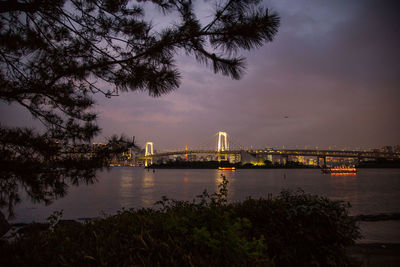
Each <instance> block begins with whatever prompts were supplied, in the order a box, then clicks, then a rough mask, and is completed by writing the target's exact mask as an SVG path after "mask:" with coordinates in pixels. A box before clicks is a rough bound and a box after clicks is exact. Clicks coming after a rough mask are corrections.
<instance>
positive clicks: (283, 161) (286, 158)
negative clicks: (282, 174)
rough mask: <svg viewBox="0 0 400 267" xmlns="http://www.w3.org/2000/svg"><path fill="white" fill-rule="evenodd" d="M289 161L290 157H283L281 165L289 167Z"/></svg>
mask: <svg viewBox="0 0 400 267" xmlns="http://www.w3.org/2000/svg"><path fill="white" fill-rule="evenodd" d="M288 161H289V156H281V164H283V165H287V164H288Z"/></svg>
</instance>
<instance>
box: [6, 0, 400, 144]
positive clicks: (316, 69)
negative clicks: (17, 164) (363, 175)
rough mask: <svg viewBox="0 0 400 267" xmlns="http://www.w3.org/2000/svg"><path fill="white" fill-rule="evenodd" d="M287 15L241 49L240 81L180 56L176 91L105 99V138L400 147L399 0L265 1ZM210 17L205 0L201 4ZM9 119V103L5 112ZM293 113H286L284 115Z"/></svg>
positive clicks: (102, 104)
mask: <svg viewBox="0 0 400 267" xmlns="http://www.w3.org/2000/svg"><path fill="white" fill-rule="evenodd" d="M264 4H265V6H267V7H268V8H270V9H271V10H273V11H276V12H277V13H278V14H279V15H280V17H281V27H280V28H279V32H278V34H277V36H276V38H275V40H274V41H273V42H272V43H268V44H266V45H264V46H263V47H262V48H260V49H258V50H253V51H251V52H243V55H244V56H246V57H247V71H246V72H247V73H246V75H245V76H244V77H243V78H242V79H241V80H239V81H235V80H231V79H230V78H229V77H224V76H221V75H218V74H214V73H213V71H212V70H210V69H207V68H206V67H205V66H203V65H201V64H199V63H196V62H195V60H194V59H192V58H190V57H186V56H184V55H179V56H178V57H177V61H178V64H179V67H180V71H181V74H182V76H183V78H182V83H181V86H180V88H179V89H178V90H176V91H174V92H172V93H170V94H168V95H165V96H162V97H160V98H151V97H149V96H147V95H146V94H145V93H138V92H134V93H124V94H122V95H121V96H119V97H114V98H112V99H111V100H110V99H105V98H98V99H97V102H98V106H97V110H98V112H99V113H100V119H99V124H100V126H101V127H102V128H103V132H102V134H101V135H100V136H99V137H97V138H96V139H97V140H98V141H101V140H103V139H104V138H105V137H107V136H110V135H112V134H114V133H115V134H121V133H124V134H126V135H128V136H136V141H137V142H138V144H139V145H141V146H144V143H145V142H146V141H153V142H154V144H155V149H157V150H165V149H179V148H183V147H185V145H188V146H189V147H204V146H215V144H216V137H215V136H214V135H215V133H216V132H218V131H226V132H227V133H228V135H229V136H231V137H232V140H233V142H235V143H236V144H241V145H243V146H248V147H250V146H253V147H260V148H261V147H282V146H285V147H291V148H295V147H298V148H304V147H305V146H307V147H315V146H318V147H321V148H328V147H329V146H330V147H331V148H344V147H347V148H348V147H351V148H369V147H380V146H383V145H395V144H400V119H399V115H400V17H399V16H398V11H399V10H400V4H397V1H346V0H343V1H328V0H325V1H321V0H302V1H300V0H292V1H285V0H265V1H264ZM197 7H199V8H201V11H202V12H201V14H202V15H203V16H205V15H206V14H207V10H211V9H207V8H205V7H204V6H203V2H201V3H199V4H197ZM1 112H2V117H3V118H2V119H4V117H5V116H7V114H6V112H15V111H10V108H9V107H8V109H7V110H6V109H4V107H3V108H1ZM286 116H287V118H285V117H286Z"/></svg>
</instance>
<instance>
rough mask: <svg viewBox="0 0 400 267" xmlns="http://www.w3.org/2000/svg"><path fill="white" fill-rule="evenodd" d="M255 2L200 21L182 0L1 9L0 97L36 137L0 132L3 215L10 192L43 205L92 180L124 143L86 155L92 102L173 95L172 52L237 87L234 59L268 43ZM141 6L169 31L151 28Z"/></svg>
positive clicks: (100, 0)
mask: <svg viewBox="0 0 400 267" xmlns="http://www.w3.org/2000/svg"><path fill="white" fill-rule="evenodd" d="M143 2H146V3H143ZM260 2H261V1H260V0H228V1H221V2H216V3H215V6H214V7H215V10H214V14H212V16H211V17H208V18H207V19H203V20H204V21H205V22H204V21H201V20H200V19H198V18H197V16H196V13H195V11H194V7H193V2H192V1H190V0H152V1H147V0H142V1H141V0H137V1H128V0H87V1H82V0H69V1H51V0H8V1H1V2H0V66H1V67H0V99H1V100H2V101H4V102H6V103H18V104H19V105H21V106H23V107H24V108H26V109H27V110H28V111H29V112H30V113H31V114H32V116H33V117H34V118H35V119H37V120H39V121H40V122H41V123H42V124H43V125H44V128H45V131H44V132H43V131H38V130H34V129H27V128H10V127H7V126H5V125H0V142H1V143H0V164H1V171H0V172H1V173H0V189H1V193H0V207H4V206H8V208H9V211H10V212H12V207H13V205H15V203H17V202H18V199H19V196H18V187H19V186H22V187H23V188H24V189H25V190H26V191H27V192H28V194H29V195H30V196H31V197H32V199H33V200H36V201H45V202H46V203H47V202H49V201H51V200H52V199H54V198H55V197H58V196H62V195H64V194H65V189H66V187H67V183H68V181H70V180H72V182H73V183H75V184H77V183H78V182H79V181H82V180H83V181H86V182H90V181H92V179H93V177H94V174H95V170H96V169H98V168H99V167H101V166H104V165H105V164H106V163H107V162H108V160H109V159H110V155H111V154H110V152H109V151H110V150H111V152H112V151H114V152H115V150H114V149H115V148H116V147H118V149H117V151H118V150H120V149H126V148H127V147H129V146H133V145H134V144H132V142H129V141H127V140H126V138H122V139H115V138H114V139H113V140H111V141H110V144H109V145H107V146H105V147H104V148H102V149H101V151H99V150H97V151H96V152H95V153H94V152H93V151H91V152H89V150H90V144H89V142H90V141H91V140H92V138H93V137H94V136H95V135H96V134H98V133H99V131H100V129H99V127H98V126H97V124H96V118H97V115H96V114H95V113H93V111H91V108H92V107H93V105H94V101H93V95H94V94H98V93H100V94H104V96H106V97H112V96H114V95H118V93H119V92H125V91H136V90H141V91H146V92H147V93H148V94H149V95H151V96H155V97H156V96H160V95H162V94H165V93H168V92H170V91H171V90H174V89H176V88H178V87H179V83H180V73H179V70H178V68H177V66H176V65H175V64H174V63H175V62H174V56H175V55H176V54H178V53H179V52H184V53H186V54H187V55H191V56H194V58H195V59H196V60H197V61H198V62H200V63H203V64H205V65H206V66H209V67H211V68H212V69H213V70H214V72H215V73H221V74H222V75H227V76H230V77H232V78H233V79H239V78H240V77H241V76H242V74H243V70H244V66H245V59H244V58H243V57H241V56H238V51H239V50H240V49H245V50H250V49H253V48H256V47H260V46H262V45H263V44H264V43H265V42H268V41H272V39H273V37H274V35H275V34H276V32H277V28H278V26H279V17H278V15H277V14H275V13H272V14H270V13H269V12H268V9H265V8H263V7H262V6H261V3H260ZM144 4H146V5H149V4H151V5H153V6H154V7H157V8H158V9H159V10H160V14H162V15H165V16H166V17H168V16H174V20H175V23H174V24H173V25H170V26H167V27H165V28H162V29H157V30H156V29H154V27H153V26H152V24H151V22H149V21H146V20H145V16H144V8H143V5H144ZM116 144H118V145H116ZM88 153H90V154H91V156H90V157H88V156H87V155H88Z"/></svg>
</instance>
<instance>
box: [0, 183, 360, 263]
mask: <svg viewBox="0 0 400 267" xmlns="http://www.w3.org/2000/svg"><path fill="white" fill-rule="evenodd" d="M227 183H228V182H227V180H226V179H225V177H223V182H222V183H221V184H220V186H219V192H218V193H214V194H211V195H209V194H208V193H207V192H206V191H204V192H203V194H202V195H200V196H198V198H197V199H195V200H193V201H191V202H189V201H176V200H171V199H168V198H166V197H164V198H163V199H162V200H161V201H159V202H158V203H157V204H158V205H160V208H158V209H139V210H133V209H132V210H124V209H123V210H121V211H119V212H118V213H117V214H116V215H113V216H109V217H106V218H103V219H97V220H93V221H90V222H87V223H84V224H76V223H75V224H61V223H59V224H57V225H56V226H55V227H54V228H52V229H51V230H48V231H42V232H39V233H35V234H31V235H28V236H25V237H21V238H19V239H17V240H16V241H15V242H12V243H10V244H8V243H4V244H2V247H0V249H1V251H2V252H4V253H3V254H4V255H6V256H5V257H2V258H1V259H0V265H2V264H3V265H19V266H24V265H29V266H34V265H48V266H56V265H57V266H60V265H68V266H82V265H84V266H92V265H93V266H126V265H140V266H153V265H163V266H165V265H168V266H273V265H277V266H301V265H303V266H305V265H307V266H309V265H315V266H346V265H350V263H351V262H350V260H349V259H348V258H347V256H346V254H345V253H344V247H345V246H347V245H350V244H353V242H354V240H355V239H356V238H357V237H358V236H359V232H358V229H357V227H356V225H355V222H354V221H352V220H351V219H350V218H349V216H348V214H347V208H348V206H346V205H344V203H342V202H338V201H331V200H329V199H327V198H323V197H318V196H312V195H309V194H305V193H304V192H294V193H293V192H287V191H285V192H282V193H281V194H280V195H279V196H277V197H275V198H272V197H269V198H267V199H258V200H255V199H247V200H245V201H243V202H238V203H231V204H229V203H227V194H228V192H227Z"/></svg>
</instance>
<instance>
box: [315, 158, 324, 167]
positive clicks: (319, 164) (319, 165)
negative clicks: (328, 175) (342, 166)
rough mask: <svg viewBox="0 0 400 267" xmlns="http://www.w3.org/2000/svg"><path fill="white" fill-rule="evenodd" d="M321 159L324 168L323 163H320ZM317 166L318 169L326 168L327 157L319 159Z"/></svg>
mask: <svg viewBox="0 0 400 267" xmlns="http://www.w3.org/2000/svg"><path fill="white" fill-rule="evenodd" d="M321 159H322V160H323V162H322V166H321V161H320V160H321ZM317 165H318V167H323V168H325V167H326V156H325V157H317Z"/></svg>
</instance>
